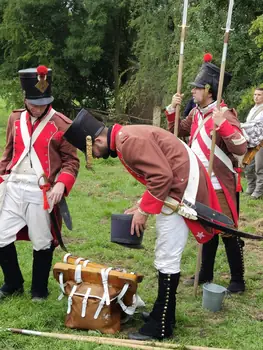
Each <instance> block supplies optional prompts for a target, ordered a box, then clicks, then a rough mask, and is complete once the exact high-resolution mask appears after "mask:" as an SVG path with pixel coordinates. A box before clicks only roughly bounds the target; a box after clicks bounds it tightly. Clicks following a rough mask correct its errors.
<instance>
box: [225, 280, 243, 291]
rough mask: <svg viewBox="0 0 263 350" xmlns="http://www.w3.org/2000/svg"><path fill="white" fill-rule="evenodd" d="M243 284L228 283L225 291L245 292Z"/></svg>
mask: <svg viewBox="0 0 263 350" xmlns="http://www.w3.org/2000/svg"><path fill="white" fill-rule="evenodd" d="M245 289H246V287H245V282H244V281H241V282H230V284H229V286H228V287H227V290H228V291H229V292H230V293H243V292H244V291H245Z"/></svg>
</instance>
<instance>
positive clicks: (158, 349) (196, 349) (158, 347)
mask: <svg viewBox="0 0 263 350" xmlns="http://www.w3.org/2000/svg"><path fill="white" fill-rule="evenodd" d="M4 330H6V331H9V332H12V333H18V334H25V335H35V336H38V337H48V338H55V339H62V340H75V341H84V342H89V343H96V344H103V345H113V346H121V347H127V348H133V349H144V350H162V349H178V348H181V347H182V345H180V344H174V343H164V342H155V341H151V342H146V341H139V340H131V339H119V338H108V337H107V338H106V337H94V336H84V335H74V334H63V333H49V332H38V331H32V330H28V329H17V328H7V329H4ZM184 349H185V350H231V349H219V348H209V347H203V346H192V345H186V346H184Z"/></svg>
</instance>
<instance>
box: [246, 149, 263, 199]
mask: <svg viewBox="0 0 263 350" xmlns="http://www.w3.org/2000/svg"><path fill="white" fill-rule="evenodd" d="M245 175H246V179H247V191H246V193H248V194H252V195H253V196H254V197H259V196H261V195H263V148H262V147H261V148H260V150H259V151H258V152H257V153H256V156H255V158H254V159H253V161H252V162H251V163H250V164H249V165H247V166H246V168H245Z"/></svg>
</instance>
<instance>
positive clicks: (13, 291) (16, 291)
mask: <svg viewBox="0 0 263 350" xmlns="http://www.w3.org/2000/svg"><path fill="white" fill-rule="evenodd" d="M23 293H24V287H23V286H21V287H17V288H13V287H9V286H8V285H7V284H4V285H3V286H2V287H1V288H0V300H1V299H4V298H6V297H10V296H14V295H21V294H23Z"/></svg>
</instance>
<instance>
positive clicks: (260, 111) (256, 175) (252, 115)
mask: <svg viewBox="0 0 263 350" xmlns="http://www.w3.org/2000/svg"><path fill="white" fill-rule="evenodd" d="M254 102H255V106H254V107H253V108H251V110H250V112H249V114H248V116H247V119H246V123H244V124H242V127H244V128H245V127H246V126H247V127H252V128H253V124H256V123H258V122H261V123H262V124H263V88H260V87H258V88H256V89H255V92H254ZM245 130H246V129H245ZM245 175H246V179H247V189H246V192H245V193H246V194H247V195H249V196H251V198H253V199H259V198H260V197H262V195H263V148H260V149H259V151H258V152H257V153H256V155H255V158H254V159H253V160H252V162H251V163H250V164H249V165H247V166H246V168H245Z"/></svg>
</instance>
